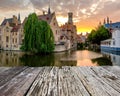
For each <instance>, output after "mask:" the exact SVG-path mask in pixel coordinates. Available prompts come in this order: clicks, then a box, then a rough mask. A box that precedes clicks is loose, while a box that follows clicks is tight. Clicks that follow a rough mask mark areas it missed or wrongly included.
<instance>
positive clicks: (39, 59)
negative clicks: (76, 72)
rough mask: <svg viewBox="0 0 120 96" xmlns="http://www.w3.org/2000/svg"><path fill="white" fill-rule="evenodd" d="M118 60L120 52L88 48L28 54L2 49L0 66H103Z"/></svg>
mask: <svg viewBox="0 0 120 96" xmlns="http://www.w3.org/2000/svg"><path fill="white" fill-rule="evenodd" d="M111 54H112V55H111ZM118 60H120V55H119V54H113V53H108V52H102V53H97V52H93V51H88V50H69V51H67V52H60V53H52V54H49V55H32V54H29V55H26V54H25V53H24V52H16V51H0V67H1V66H7V67H8V66H10V67H11V66H32V67H41V66H102V65H118V64H119V62H120V61H118ZM117 62H118V63H117Z"/></svg>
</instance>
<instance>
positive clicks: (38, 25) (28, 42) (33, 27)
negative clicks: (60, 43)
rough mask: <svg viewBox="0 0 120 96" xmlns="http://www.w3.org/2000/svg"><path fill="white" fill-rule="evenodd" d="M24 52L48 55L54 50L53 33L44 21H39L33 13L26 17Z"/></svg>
mask: <svg viewBox="0 0 120 96" xmlns="http://www.w3.org/2000/svg"><path fill="white" fill-rule="evenodd" d="M24 35H25V36H24V42H23V45H22V47H21V49H23V50H24V51H30V52H36V53H50V52H52V51H53V50H54V36H53V32H52V30H51V28H50V26H49V25H48V23H47V22H46V21H42V20H39V19H38V17H37V15H36V14H35V13H32V14H30V15H29V16H28V19H27V21H26V23H25V26H24Z"/></svg>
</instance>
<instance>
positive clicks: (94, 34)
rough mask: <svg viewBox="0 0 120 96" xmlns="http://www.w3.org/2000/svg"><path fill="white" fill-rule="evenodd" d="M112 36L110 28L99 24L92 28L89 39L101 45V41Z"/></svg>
mask: <svg viewBox="0 0 120 96" xmlns="http://www.w3.org/2000/svg"><path fill="white" fill-rule="evenodd" d="M108 38H110V34H109V31H108V29H106V28H105V27H104V26H99V27H98V28H97V29H96V30H92V31H91V33H90V34H89V36H88V41H89V42H91V43H93V44H98V45H100V41H102V40H105V39H108Z"/></svg>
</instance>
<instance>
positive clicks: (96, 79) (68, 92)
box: [0, 66, 120, 96]
mask: <svg viewBox="0 0 120 96" xmlns="http://www.w3.org/2000/svg"><path fill="white" fill-rule="evenodd" d="M112 68H113V69H112ZM0 69H1V68H0ZM115 69H116V67H110V68H104V67H68V66H64V67H62V68H58V67H28V68H25V69H24V67H21V68H18V67H15V68H8V69H5V70H4V69H3V70H1V73H0V77H1V78H0V80H4V78H7V81H4V82H3V81H1V82H2V83H1V82H0V83H1V86H0V96H119V95H120V75H119V73H118V72H120V68H119V67H118V68H117V73H118V74H117V75H116V71H115ZM20 70H21V71H20ZM111 70H112V71H111ZM2 73H3V74H2ZM9 74H10V76H9ZM7 76H8V77H7Z"/></svg>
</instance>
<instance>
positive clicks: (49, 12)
mask: <svg viewBox="0 0 120 96" xmlns="http://www.w3.org/2000/svg"><path fill="white" fill-rule="evenodd" d="M48 14H51V10H50V0H49V7H48Z"/></svg>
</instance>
